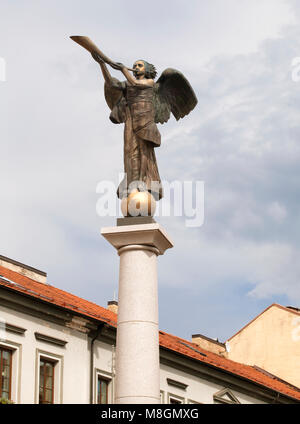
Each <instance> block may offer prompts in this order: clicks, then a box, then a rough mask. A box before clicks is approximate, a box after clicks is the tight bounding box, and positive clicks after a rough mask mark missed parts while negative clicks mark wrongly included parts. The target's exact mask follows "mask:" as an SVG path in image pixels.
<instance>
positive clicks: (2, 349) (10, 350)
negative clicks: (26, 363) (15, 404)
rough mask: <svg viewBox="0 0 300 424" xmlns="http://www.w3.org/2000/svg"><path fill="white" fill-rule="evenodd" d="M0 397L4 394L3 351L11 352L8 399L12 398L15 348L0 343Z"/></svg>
mask: <svg viewBox="0 0 300 424" xmlns="http://www.w3.org/2000/svg"><path fill="white" fill-rule="evenodd" d="M0 351H1V353H0V398H2V397H3V396H2V395H3V392H2V366H3V354H2V352H9V355H10V366H9V388H8V400H12V367H13V350H12V349H10V348H8V347H4V346H2V345H0ZM5 399H6V398H5Z"/></svg>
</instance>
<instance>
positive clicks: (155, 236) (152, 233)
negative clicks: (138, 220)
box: [101, 223, 174, 255]
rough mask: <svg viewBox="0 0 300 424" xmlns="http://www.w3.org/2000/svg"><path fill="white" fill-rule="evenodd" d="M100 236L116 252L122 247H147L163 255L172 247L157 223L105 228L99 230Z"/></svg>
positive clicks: (166, 235)
mask: <svg viewBox="0 0 300 424" xmlns="http://www.w3.org/2000/svg"><path fill="white" fill-rule="evenodd" d="M101 234H102V236H103V237H104V238H105V239H106V240H107V241H108V242H109V243H110V244H111V245H112V246H113V247H114V248H115V249H117V250H119V249H120V248H122V247H124V246H131V245H147V246H152V247H154V248H155V249H157V250H158V252H159V254H160V255H163V254H164V253H165V251H166V250H167V249H171V248H172V247H173V246H174V244H173V242H172V241H171V240H170V238H169V236H168V234H167V233H166V231H165V230H164V228H162V227H161V226H160V225H159V224H158V223H153V224H138V225H124V226H117V227H106V228H102V229H101Z"/></svg>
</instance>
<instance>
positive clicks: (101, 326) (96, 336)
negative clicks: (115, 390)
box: [90, 323, 104, 404]
mask: <svg viewBox="0 0 300 424" xmlns="http://www.w3.org/2000/svg"><path fill="white" fill-rule="evenodd" d="M103 326H104V323H101V324H99V325H98V328H97V330H96V335H95V337H93V338H92V340H91V360H90V365H91V368H90V404H93V391H94V390H93V388H94V342H95V340H96V339H97V338H98V336H99V335H100V333H101V330H102V328H103Z"/></svg>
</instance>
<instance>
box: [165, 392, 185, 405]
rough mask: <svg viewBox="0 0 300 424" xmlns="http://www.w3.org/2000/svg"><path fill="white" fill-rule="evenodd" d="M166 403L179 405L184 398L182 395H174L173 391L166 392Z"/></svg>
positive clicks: (183, 401)
mask: <svg viewBox="0 0 300 424" xmlns="http://www.w3.org/2000/svg"><path fill="white" fill-rule="evenodd" d="M168 403H169V404H171V405H179V404H181V403H185V399H184V398H183V397H182V396H178V395H175V394H174V393H168Z"/></svg>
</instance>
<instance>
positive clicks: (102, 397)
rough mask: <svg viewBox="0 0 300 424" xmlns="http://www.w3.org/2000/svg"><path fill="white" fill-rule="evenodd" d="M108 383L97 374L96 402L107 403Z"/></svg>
mask: <svg viewBox="0 0 300 424" xmlns="http://www.w3.org/2000/svg"><path fill="white" fill-rule="evenodd" d="M108 384H109V381H108V380H106V379H105V378H103V377H102V376H98V388H97V403H98V404H104V403H108Z"/></svg>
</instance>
